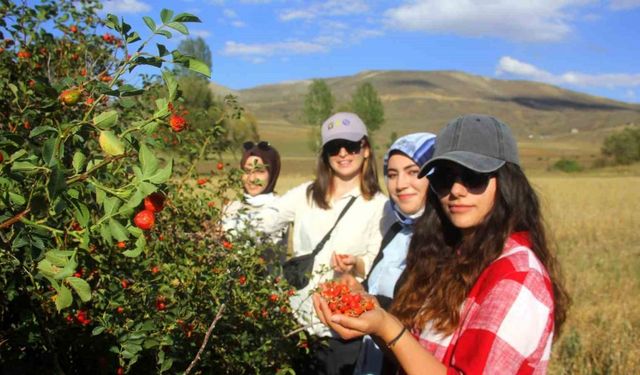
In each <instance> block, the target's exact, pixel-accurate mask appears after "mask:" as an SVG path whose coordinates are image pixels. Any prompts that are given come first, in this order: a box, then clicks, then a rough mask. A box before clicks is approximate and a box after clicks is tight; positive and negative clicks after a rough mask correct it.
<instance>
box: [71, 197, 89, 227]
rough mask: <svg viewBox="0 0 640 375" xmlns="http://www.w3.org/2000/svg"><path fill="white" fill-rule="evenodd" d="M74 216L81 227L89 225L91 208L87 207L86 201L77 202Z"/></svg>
mask: <svg viewBox="0 0 640 375" xmlns="http://www.w3.org/2000/svg"><path fill="white" fill-rule="evenodd" d="M74 216H75V218H76V220H77V221H78V224H80V226H81V227H83V228H86V227H87V226H89V218H90V216H89V208H87V206H86V205H85V204H84V203H80V202H76V209H75V210H74Z"/></svg>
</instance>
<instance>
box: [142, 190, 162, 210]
mask: <svg viewBox="0 0 640 375" xmlns="http://www.w3.org/2000/svg"><path fill="white" fill-rule="evenodd" d="M164 200H165V196H164V194H162V193H160V192H155V193H152V194H149V195H148V196H147V197H146V198H145V199H144V208H145V209H146V210H149V211H151V212H160V211H162V208H163V207H164Z"/></svg>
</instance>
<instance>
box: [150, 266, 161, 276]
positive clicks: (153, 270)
mask: <svg viewBox="0 0 640 375" xmlns="http://www.w3.org/2000/svg"><path fill="white" fill-rule="evenodd" d="M158 272H160V268H159V267H158V266H153V267H151V273H152V274H154V275H155V274H156V273H158Z"/></svg>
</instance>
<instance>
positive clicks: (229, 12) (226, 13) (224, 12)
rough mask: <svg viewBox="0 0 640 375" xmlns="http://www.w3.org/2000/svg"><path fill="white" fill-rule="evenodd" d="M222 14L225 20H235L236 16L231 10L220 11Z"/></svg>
mask: <svg viewBox="0 0 640 375" xmlns="http://www.w3.org/2000/svg"><path fill="white" fill-rule="evenodd" d="M222 14H223V15H224V16H225V17H227V18H236V17H238V14H237V13H236V12H235V11H234V10H233V9H225V10H223V11H222Z"/></svg>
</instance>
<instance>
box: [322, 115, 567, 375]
mask: <svg viewBox="0 0 640 375" xmlns="http://www.w3.org/2000/svg"><path fill="white" fill-rule="evenodd" d="M427 173H429V175H428V179H429V186H430V189H429V190H430V191H429V195H428V197H427V207H426V209H425V214H424V215H423V216H422V217H421V218H420V219H419V220H418V221H417V223H416V228H415V232H414V235H413V238H412V240H411V244H410V248H409V253H408V255H407V267H406V269H405V274H404V275H403V278H402V285H401V286H400V288H399V289H398V292H397V293H396V295H395V299H394V301H393V305H392V307H391V309H390V312H387V311H385V310H383V309H381V308H376V309H374V310H372V311H368V312H366V313H364V314H362V315H361V316H360V317H359V318H349V317H346V316H343V315H332V313H331V311H330V310H329V308H328V306H327V304H326V301H323V300H322V299H321V297H320V296H319V295H314V304H315V307H316V310H317V311H318V314H319V315H320V318H321V320H322V321H323V322H325V323H326V324H328V325H329V326H331V327H332V328H333V329H334V330H335V331H336V332H338V333H339V334H340V335H341V336H342V337H345V338H352V337H356V336H359V335H362V334H364V333H368V334H372V335H375V336H377V337H379V338H380V340H382V341H384V342H385V343H386V346H387V348H388V349H389V350H391V351H392V352H393V354H394V355H395V357H396V359H397V360H398V362H399V363H400V365H401V366H402V368H403V370H404V372H406V373H407V374H425V373H429V374H445V373H450V374H453V373H456V374H458V373H464V374H542V373H545V372H546V368H547V364H548V361H549V355H550V353H551V343H552V340H553V338H554V336H557V334H558V332H559V330H560V327H561V326H562V324H563V322H564V320H565V317H566V311H567V307H568V300H569V298H568V295H567V293H566V291H565V289H564V287H563V285H562V282H561V279H560V276H559V267H558V264H557V262H556V260H555V257H554V255H553V254H552V252H551V251H550V249H549V246H548V244H547V240H546V236H545V231H544V227H543V223H542V217H541V213H540V207H539V204H538V199H537V197H536V194H535V192H534V191H533V189H532V187H531V185H530V184H529V182H528V180H527V178H526V177H525V175H524V174H523V172H522V170H521V168H520V165H519V159H518V153H517V146H516V142H515V140H514V138H513V136H512V135H511V132H510V130H509V129H508V128H507V126H506V125H504V124H503V123H501V122H500V121H498V120H497V119H495V118H493V117H489V116H484V115H468V116H463V117H460V118H457V119H455V120H453V121H452V122H450V123H449V124H448V125H447V126H446V127H445V129H444V130H443V131H442V132H441V133H440V134H439V135H438V138H437V142H436V150H435V153H434V157H433V159H431V161H429V162H428V163H427V164H425V165H424V166H423V167H422V169H421V175H424V174H427ZM407 330H408V331H407ZM407 332H409V333H410V334H407Z"/></svg>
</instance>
